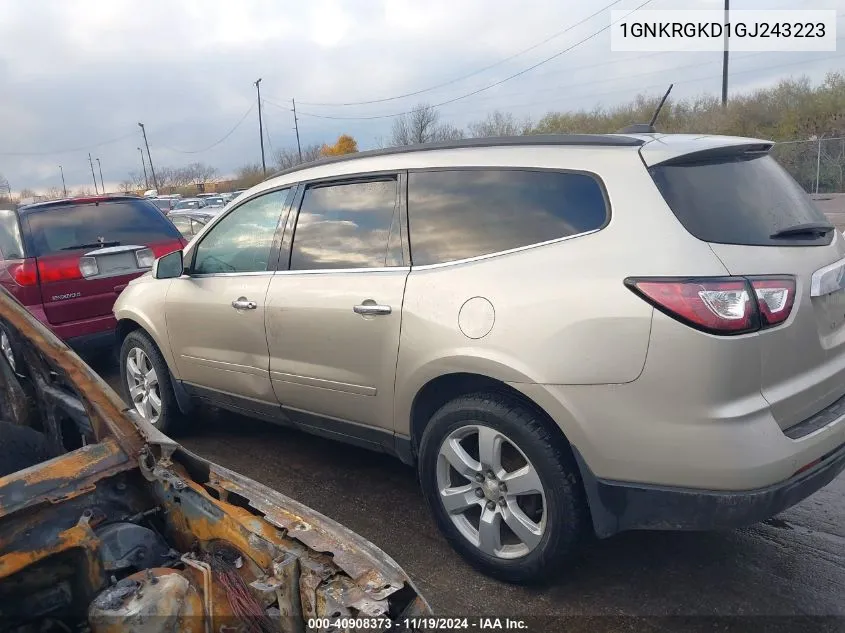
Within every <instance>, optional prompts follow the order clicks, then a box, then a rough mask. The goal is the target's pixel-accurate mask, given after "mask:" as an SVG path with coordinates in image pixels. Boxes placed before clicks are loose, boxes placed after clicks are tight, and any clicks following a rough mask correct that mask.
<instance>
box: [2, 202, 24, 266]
mask: <svg viewBox="0 0 845 633" xmlns="http://www.w3.org/2000/svg"><path fill="white" fill-rule="evenodd" d="M22 258H23V242H21V229H20V226H19V225H18V216H17V214H16V213H15V212H14V211H12V210H10V209H0V259H22Z"/></svg>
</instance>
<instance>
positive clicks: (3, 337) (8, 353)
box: [0, 330, 18, 371]
mask: <svg viewBox="0 0 845 633" xmlns="http://www.w3.org/2000/svg"><path fill="white" fill-rule="evenodd" d="M0 351H2V352H3V356H5V357H6V361H7V362H8V363H9V367H11V368H12V371H17V370H18V368H17V361H16V360H15V352H14V351H12V343H11V341H9V334H8V333H7V332H6V330H0Z"/></svg>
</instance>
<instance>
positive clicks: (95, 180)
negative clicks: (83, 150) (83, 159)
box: [88, 152, 100, 194]
mask: <svg viewBox="0 0 845 633" xmlns="http://www.w3.org/2000/svg"><path fill="white" fill-rule="evenodd" d="M88 164H89V165H91V178H93V179H94V193H95V194H98V193H100V192H99V191H97V177H96V176H95V175H94V161H93V160H91V152H88Z"/></svg>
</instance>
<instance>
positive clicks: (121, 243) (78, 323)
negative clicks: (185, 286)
mask: <svg viewBox="0 0 845 633" xmlns="http://www.w3.org/2000/svg"><path fill="white" fill-rule="evenodd" d="M185 244H186V241H185V239H184V238H183V237H182V235H181V234H180V233H179V231H178V230H177V229H176V227H174V226H173V224H172V223H171V222H170V220H168V219H167V218H166V217H165V216H164V214H163V213H162V212H161V211H160V210H159V209H158V208H157V207H156V206H155V205H153V204H152V203H150V202H149V201H147V200H144V199H143V198H138V197H133V196H117V195H115V196H96V197H90V198H70V199H66V200H57V201H53V202H43V203H39V204H31V205H27V206H24V207H21V208H19V209H18V210H17V211H12V210H0V258H2V259H1V260H0V284H2V285H3V287H5V288H6V289H7V290H8V291H9V292H11V293H12V294H13V295H14V296H15V297H16V298H17V299H18V301H20V302H21V303H22V304H23V305H24V306H26V307H27V309H29V311H30V312H32V313H33V314H34V315H35V317H36V318H38V319H39V320H40V321H41V322H42V323H44V324H46V325H47V326H48V327H49V328H50V329H52V330H53V332H55V333H56V335H57V336H58V337H59V338H62V339H64V340H65V341H66V342H67V343H68V344H69V345H70V346H71V347H74V348H75V349H77V350H80V351H81V350H85V349H88V348H91V347H99V346H101V345H109V344H111V343H113V341H114V329H115V320H114V316H113V315H112V306H113V305H114V302H115V299H117V295H119V294H120V292H121V291H122V290H123V289H124V288H125V287H126V284H128V283H129V281H130V280H132V279H134V278H135V277H138V276H140V275H141V274H143V273H144V272H146V271H147V270H149V269H150V267H151V266H152V264H153V260H154V259H155V258H156V257H160V256H162V255H166V254H167V253H170V252H172V251H175V250H179V249H181V248H182V247H183V246H184V245H185ZM0 348H2V352H3V353H4V355H5V356H6V358H7V359H8V360H9V361H10V363H12V364H14V363H15V359H14V354H13V352H12V350H11V347H10V344H9V340H8V335H7V334H6V333H5V332H0Z"/></svg>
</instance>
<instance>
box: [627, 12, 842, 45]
mask: <svg viewBox="0 0 845 633" xmlns="http://www.w3.org/2000/svg"><path fill="white" fill-rule="evenodd" d="M610 13H611V16H610V20H611V24H612V26H611V29H610V31H611V36H610V49H611V50H612V51H619V52H622V51H634V52H652V51H654V52H663V51H676V52H682V51H691V52H694V51H699V52H707V51H710V52H716V51H723V50H724V49H725V35H726V34H727V35H728V48H729V49H730V50H731V51H771V52H775V51H793V52H808V51H835V50H836V10H835V9H830V10H828V9H818V10H805V9H801V10H778V11H759V10H755V11H747V10H737V11H731V12H730V18H729V21H727V23H726V20H725V12H724V11H722V10H710V9H708V10H694V11H689V10H670V11H634V12H633V13H631V12H630V11H611V12H610Z"/></svg>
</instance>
